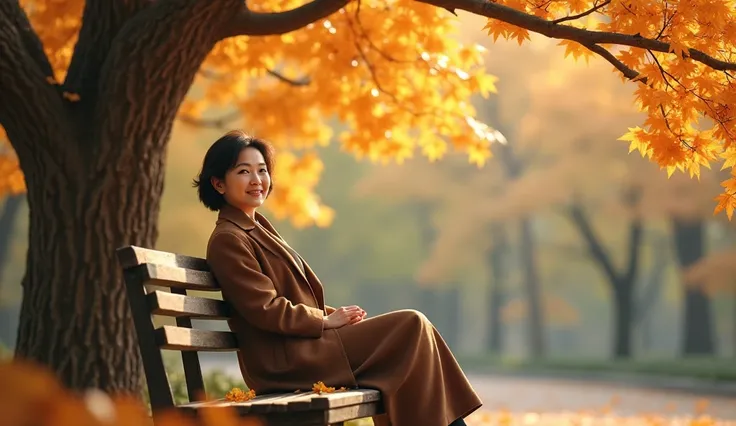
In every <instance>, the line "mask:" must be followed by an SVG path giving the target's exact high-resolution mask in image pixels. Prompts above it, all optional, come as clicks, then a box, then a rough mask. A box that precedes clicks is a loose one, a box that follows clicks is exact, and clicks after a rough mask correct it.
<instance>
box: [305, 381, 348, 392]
mask: <svg viewBox="0 0 736 426" xmlns="http://www.w3.org/2000/svg"><path fill="white" fill-rule="evenodd" d="M345 390H346V389H345V388H344V387H341V388H339V389H335V387H334V386H327V385H325V383H324V382H323V381H321V380H320V381H318V382H317V383H315V384H314V385H312V392H315V393H318V394H323V393H334V392H343V391H345Z"/></svg>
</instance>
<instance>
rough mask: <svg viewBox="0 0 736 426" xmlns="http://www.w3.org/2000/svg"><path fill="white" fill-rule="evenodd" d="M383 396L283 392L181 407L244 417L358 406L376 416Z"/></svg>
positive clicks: (360, 392)
mask: <svg viewBox="0 0 736 426" xmlns="http://www.w3.org/2000/svg"><path fill="white" fill-rule="evenodd" d="M380 401H381V393H380V392H379V391H378V390H375V389H355V390H349V391H343V392H336V393H332V394H322V395H319V394H316V393H314V392H304V393H281V394H267V395H259V396H257V397H256V398H254V399H252V400H250V401H246V402H229V401H226V400H225V399H218V400H214V401H207V402H192V403H188V404H182V405H180V406H179V407H180V408H184V409H189V410H197V409H199V408H202V407H237V409H238V412H239V413H241V414H246V413H253V414H267V413H284V412H290V413H291V412H298V411H331V410H338V409H343V408H349V407H354V406H365V407H366V409H368V410H369V411H371V413H372V414H376V413H380V412H381V411H380Z"/></svg>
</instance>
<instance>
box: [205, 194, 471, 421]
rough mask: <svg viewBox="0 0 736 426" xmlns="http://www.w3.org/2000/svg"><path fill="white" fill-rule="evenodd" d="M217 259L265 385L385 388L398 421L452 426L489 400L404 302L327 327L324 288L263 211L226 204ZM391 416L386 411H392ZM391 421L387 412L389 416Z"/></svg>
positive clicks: (253, 371) (244, 344)
mask: <svg viewBox="0 0 736 426" xmlns="http://www.w3.org/2000/svg"><path fill="white" fill-rule="evenodd" d="M207 262H208V263H209V265H210V267H211V269H212V272H213V274H214V276H215V278H216V279H217V281H218V283H219V285H220V286H221V287H222V292H223V296H224V298H225V300H227V301H228V302H229V303H230V304H231V305H232V306H233V307H234V309H235V311H236V312H237V314H236V315H235V316H234V317H233V319H232V320H231V322H230V327H231V328H232V330H233V331H234V332H235V333H236V334H237V336H238V340H239V342H240V345H241V350H240V351H239V354H238V357H239V360H240V367H241V371H242V373H243V378H244V379H245V382H246V384H247V385H248V386H249V387H250V388H252V389H255V390H256V392H257V393H260V394H263V393H269V392H277V391H293V390H295V389H311V387H312V384H313V383H315V382H317V381H320V380H321V381H323V382H324V383H325V384H326V385H327V386H335V387H339V386H346V387H356V386H360V387H364V388H374V389H379V390H380V391H381V392H382V395H383V397H384V405H385V408H386V411H387V413H388V417H389V418H390V420H391V424H392V426H447V425H449V424H450V423H451V422H452V421H453V420H455V419H457V418H459V417H464V416H466V415H467V414H469V413H471V412H473V411H475V410H476V409H478V408H479V407H480V405H481V401H480V399H479V398H478V396H477V395H476V394H475V392H474V391H473V390H472V388H471V386H470V384H469V383H468V381H467V380H466V378H465V376H464V374H463V373H462V371H461V370H460V367H459V366H458V364H457V362H456V361H455V358H454V357H453V355H452V353H451V352H450V350H449V349H448V347H447V345H446V344H445V342H444V341H443V339H442V337H441V336H440V335H439V333H438V332H437V331H436V330H435V329H434V327H433V326H432V324H431V323H430V322H429V320H427V318H426V317H425V316H424V315H422V314H421V313H420V312H417V311H413V310H403V311H397V312H391V313H388V314H384V315H379V316H376V317H373V318H366V319H364V320H363V321H361V322H359V323H357V324H354V325H351V326H346V327H342V328H339V329H333V330H325V329H324V326H323V317H324V316H325V315H327V314H328V313H329V312H331V311H332V308H330V307H328V306H325V304H324V289H323V287H322V284H321V283H320V281H319V279H318V278H317V276H316V275H315V274H314V272H313V271H312V270H311V268H310V267H309V265H307V263H306V262H305V261H304V259H302V258H301V257H300V256H299V255H298V254H297V253H296V252H295V251H293V250H292V249H291V248H290V247H289V246H288V245H287V244H286V243H285V242H284V241H283V240H282V239H281V237H280V236H279V235H278V233H277V232H276V230H275V229H274V228H273V226H272V225H271V224H270V223H269V222H268V220H266V218H264V217H263V216H262V215H260V214H256V220H255V221H254V220H253V219H251V218H250V217H248V216H247V215H246V214H245V213H243V212H241V211H240V210H238V209H235V208H233V207H231V206H226V207H224V208H223V209H222V210H221V211H220V215H219V218H218V220H217V224H216V226H215V230H214V231H213V233H212V236H211V237H210V241H209V244H208V247H207ZM384 420H385V419H384ZM382 421H383V420H382Z"/></svg>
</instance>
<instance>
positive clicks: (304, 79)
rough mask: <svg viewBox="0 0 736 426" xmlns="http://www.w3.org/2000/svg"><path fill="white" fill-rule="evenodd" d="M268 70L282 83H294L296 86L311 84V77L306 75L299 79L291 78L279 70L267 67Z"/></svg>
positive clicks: (269, 73)
mask: <svg viewBox="0 0 736 426" xmlns="http://www.w3.org/2000/svg"><path fill="white" fill-rule="evenodd" d="M266 72H267V73H268V75H270V76H272V77H274V78H276V79H277V80H279V81H281V82H282V83H286V84H289V85H292V86H295V87H299V86H309V84H310V83H311V82H312V80H311V79H310V78H309V77H306V76H305V77H301V78H299V80H293V79H291V78H289V77H287V76H285V75H283V74H281V73H280V72H278V71H274V70H271V69H267V70H266Z"/></svg>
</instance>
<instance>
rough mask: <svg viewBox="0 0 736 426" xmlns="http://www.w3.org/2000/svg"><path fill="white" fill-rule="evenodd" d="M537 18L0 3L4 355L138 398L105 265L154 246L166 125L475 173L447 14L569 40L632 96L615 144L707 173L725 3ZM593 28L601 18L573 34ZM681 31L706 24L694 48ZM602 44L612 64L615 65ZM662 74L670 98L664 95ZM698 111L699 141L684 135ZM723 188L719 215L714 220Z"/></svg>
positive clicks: (517, 12) (188, 2) (298, 194)
mask: <svg viewBox="0 0 736 426" xmlns="http://www.w3.org/2000/svg"><path fill="white" fill-rule="evenodd" d="M542 4H543V3H541V2H540V3H535V2H519V1H517V0H512V1H509V2H507V3H505V4H504V3H502V2H498V3H484V2H479V1H475V0H424V1H423V2H409V1H404V0H401V1H397V2H395V3H391V4H390V5H389V7H384V5H383V4H380V5H379V4H374V3H372V2H354V3H349V4H348V2H347V1H346V0H315V1H313V2H311V3H307V4H304V5H301V6H297V7H295V5H294V4H291V3H290V2H279V1H273V2H266V3H262V4H259V5H253V4H249V5H248V7H246V5H245V3H244V2H243V1H242V0H214V1H201V0H170V1H154V2H150V1H129V2H118V1H96V0H88V1H85V2H82V1H80V0H77V1H71V2H67V3H64V5H63V7H61V8H60V7H59V6H60V5H59V4H58V3H57V2H51V1H45V0H36V1H32V0H25V1H23V2H22V3H21V2H19V1H17V0H2V1H1V2H0V27H2V28H3V30H2V32H0V52H2V53H1V54H0V64H2V65H0V92H2V93H3V98H2V101H0V124H1V125H2V126H3V127H4V128H5V131H6V132H7V135H8V138H9V140H10V142H11V144H12V146H13V148H14V149H15V152H16V153H17V155H18V159H19V163H20V166H21V168H22V170H23V172H24V176H25V183H26V186H27V188H28V195H27V198H28V205H29V208H30V224H31V225H30V237H29V250H28V260H27V265H28V269H27V271H26V275H25V278H24V280H23V287H24V297H23V304H22V311H21V325H20V329H19V333H18V342H17V345H16V352H17V355H19V356H22V357H28V358H31V359H34V360H36V361H39V362H41V363H44V364H46V365H49V366H51V367H52V368H53V369H54V370H55V371H56V372H57V374H58V375H59V376H60V377H61V379H62V380H63V382H64V384H65V385H67V386H70V387H72V388H83V387H89V386H95V387H99V388H102V389H104V390H132V389H137V388H138V386H139V384H140V380H139V379H140V371H141V368H140V362H139V359H138V356H137V351H136V349H135V341H134V339H133V335H132V331H131V327H130V317H129V314H128V312H127V309H126V305H125V298H124V296H123V294H124V292H123V291H122V285H121V283H120V274H119V272H118V268H117V266H116V264H115V261H114V257H113V250H114V248H116V247H119V246H121V245H126V244H136V245H143V246H149V247H150V246H153V245H154V244H155V241H156V236H157V234H158V231H157V224H156V218H157V216H158V212H159V208H160V204H159V203H160V201H159V200H160V195H161V192H162V189H163V176H164V166H165V164H164V158H165V152H166V147H167V144H168V141H169V137H170V134H171V129H172V125H173V122H174V120H175V118H176V117H177V114H179V115H180V117H183V118H185V119H186V120H189V121H198V122H199V121H201V120H202V117H196V115H197V114H198V113H199V112H203V113H204V112H208V113H210V112H212V113H213V114H214V113H215V112H216V113H217V115H216V116H215V118H214V119H215V121H217V122H222V120H223V118H222V116H220V115H219V114H220V111H211V110H210V109H206V110H205V108H204V105H205V104H206V105H208V106H209V107H210V108H212V109H218V108H217V107H219V109H227V108H229V106H230V105H236V106H238V107H239V112H238V115H239V116H242V117H243V118H244V119H245V120H246V122H247V123H248V126H249V127H250V129H251V130H252V131H254V132H255V133H258V134H260V135H267V136H268V137H269V138H271V139H273V140H275V141H276V142H278V145H279V146H280V147H282V148H284V147H286V146H291V147H297V148H310V147H312V146H314V145H315V144H319V143H325V142H326V141H328V140H329V136H330V134H331V132H330V131H329V129H328V126H327V125H326V124H324V123H323V122H322V121H320V120H319V119H318V118H319V117H328V116H335V117H337V118H338V119H340V120H341V121H343V122H344V123H346V124H347V125H348V128H349V130H348V131H346V132H344V133H343V134H341V135H340V140H341V143H342V144H343V146H344V147H345V148H346V149H347V150H348V151H350V152H352V153H354V154H356V155H357V156H367V157H370V158H374V159H378V158H383V159H386V158H393V159H396V160H402V159H404V158H406V157H407V156H409V155H411V153H412V152H413V150H414V149H415V148H416V147H420V148H421V149H422V150H423V151H424V153H425V154H426V155H428V156H430V157H438V156H441V154H442V153H443V152H444V151H445V149H446V147H447V146H448V144H451V145H452V146H454V147H457V148H460V149H462V150H463V151H465V152H467V153H468V154H469V156H470V159H471V161H474V162H476V163H482V162H483V160H484V159H485V158H487V157H488V155H489V146H488V142H489V141H490V140H491V139H492V137H491V136H490V133H489V132H488V129H487V128H486V127H484V126H483V125H482V124H480V123H479V122H477V121H476V120H474V119H473V118H472V116H473V112H474V111H473V110H472V107H471V104H470V102H469V100H470V96H471V94H472V93H473V92H476V91H479V92H488V91H489V89H492V83H493V81H492V80H491V79H489V78H488V77H487V76H485V74H484V73H483V71H482V67H478V65H479V56H478V54H477V52H476V51H475V50H474V49H473V48H472V47H461V46H458V45H457V43H455V42H454V41H453V39H452V38H451V37H448V36H447V35H448V34H449V33H450V32H451V31H450V30H451V24H450V21H449V17H450V15H449V13H448V12H447V10H450V11H453V10H465V11H469V12H471V13H474V14H478V15H482V16H485V17H487V18H490V19H491V20H490V21H489V25H488V28H489V29H490V31H491V32H492V33H493V34H495V35H496V36H498V35H499V34H502V35H504V36H511V37H514V38H517V39H518V40H520V41H523V40H524V39H525V38H528V32H529V31H532V32H538V33H541V34H544V35H546V36H548V37H553V38H562V39H565V40H568V41H570V43H568V46H570V48H571V49H573V50H575V49H577V47H576V46H577V45H575V44H572V42H577V43H579V44H580V46H582V48H585V49H588V50H590V51H591V52H594V53H595V54H598V55H600V56H602V57H603V58H605V59H606V60H608V61H609V62H611V63H612V64H613V65H614V66H615V67H616V68H617V69H618V70H619V71H621V72H622V73H623V74H624V75H625V76H626V77H627V78H629V79H637V80H638V81H640V82H641V83H644V84H640V86H639V90H638V92H637V96H638V99H639V100H640V101H641V103H642V106H643V108H644V109H645V110H646V111H647V113H648V114H649V119H650V120H649V121H648V122H647V123H646V125H647V128H646V129H644V130H638V129H637V130H634V131H632V132H631V134H630V136H629V138H630V139H633V140H634V142H636V143H637V144H638V145H639V146H640V147H641V149H642V150H643V151H645V152H647V153H649V152H651V153H652V155H653V156H652V158H653V159H654V160H656V161H658V162H659V163H661V164H662V165H664V166H667V167H671V168H673V167H678V166H680V167H681V168H683V169H686V170H691V171H693V172H696V171H697V167H699V165H700V164H701V163H702V162H703V161H706V160H708V159H714V158H715V157H716V156H718V155H721V153H722V152H723V144H724V143H726V142H729V141H731V140H732V137H731V135H732V134H733V126H734V125H735V124H734V121H732V120H731V114H733V108H729V106H730V105H733V104H734V102H733V99H734V96H736V95H734V92H736V91H734V90H732V89H733V85H734V82H733V81H731V80H729V78H730V77H729V75H728V74H727V73H726V71H727V70H733V69H734V68H736V65H734V64H733V63H732V62H728V61H729V60H730V59H729V58H728V57H724V56H723V55H724V53H723V52H726V53H725V54H726V55H728V54H729V52H732V51H733V45H732V44H731V43H732V40H734V39H735V37H733V35H734V33H735V32H736V30H734V28H736V26H735V25H734V18H733V13H732V10H731V9H730V8H729V4H730V2H728V1H726V0H720V1H718V2H716V3H712V2H711V3H708V5H707V7H703V8H698V7H690V8H687V9H685V8H683V9H681V10H678V13H674V12H673V11H674V9H673V8H671V7H670V6H669V5H666V6H664V7H663V6H662V5H661V4H659V3H656V2H652V3H648V2H637V3H636V4H634V5H624V4H623V3H620V2H602V3H591V2H582V3H581V2H576V3H569V4H568V3H566V2H560V3H555V4H553V5H549V7H541V6H542ZM434 6H437V7H434ZM630 6H634V9H633V10H634V12H633V14H634V17H633V18H632V16H631V14H632V9H631V7H630ZM586 9H587V10H588V11H587V12H584V11H585V10H586ZM580 12H584V13H580ZM593 12H597V13H600V14H604V15H606V16H607V17H608V18H610V19H607V20H606V22H605V23H598V24H597V25H589V27H590V28H593V27H596V29H595V30H588V29H582V28H579V23H577V22H576V20H577V19H578V18H579V17H581V16H583V15H585V16H588V15H589V14H591V13H593ZM328 17H329V18H328ZM29 18H30V22H29ZM80 18H81V19H80ZM668 18H669V19H668ZM693 21H699V22H708V23H709V25H708V26H703V27H700V28H699V29H697V31H696V30H693V29H692V27H691V26H690V23H691V22H693ZM661 22H664V23H665V24H664V27H662V24H660V23H661ZM589 24H590V23H589ZM379 34H380V35H382V37H379V36H378V35H379ZM269 36H273V37H269ZM612 44H617V45H619V46H623V47H624V48H623V49H622V50H621V51H620V52H619V53H618V54H617V55H615V54H614V53H612V51H611V50H607V49H609V48H610V45H612ZM305 46H309V48H305ZM683 53H685V54H687V55H686V56H687V58H682V56H683ZM650 55H651V58H654V59H656V61H657V64H658V65H655V64H654V62H653V60H652V59H649V58H650ZM648 61H652V62H648ZM659 65H661V67H660V66H659ZM295 69H298V72H299V74H298V76H296V77H295V75H297V74H296V71H294V70H295ZM668 75H671V76H673V77H672V78H673V79H677V80H679V83H680V84H681V85H682V86H683V87H684V88H685V89H674V90H670V89H669V86H670V85H669V84H668V85H665V82H667V81H669V80H667V79H668V78H669V77H667V76H668ZM693 75H696V76H697V77H692V76H693ZM301 76H305V78H301ZM642 77H646V80H644V79H643V78H642ZM208 80H211V81H208ZM307 80H308V81H309V84H307V83H306V81H307ZM195 82H201V84H202V85H201V86H199V85H197V86H195V87H197V89H198V90H195V91H191V90H190V89H191V88H192V85H193V84H194V83H195ZM677 87H679V86H677ZM223 88H227V89H228V90H223ZM187 95H189V100H190V102H187V103H185V104H184V105H182V104H183V102H184V99H185V97H187ZM240 96H243V97H242V98H240ZM200 101H201V102H200ZM281 111H288V112H289V114H288V116H284V115H283V114H282V113H281ZM706 113H707V114H709V116H710V117H711V118H712V119H713V120H714V121H715V124H714V127H713V128H712V129H711V130H708V131H704V132H698V131H695V130H690V129H689V126H690V125H691V123H692V122H693V121H694V119H695V118H696V117H697V116H698V115H703V114H706ZM192 115H194V117H192ZM229 116H232V114H229ZM211 118H212V117H204V119H205V120H210V119H211ZM205 122H206V121H202V123H205ZM422 130H425V131H422ZM437 130H439V134H438V132H437ZM415 131H418V136H415V135H414V132H415ZM286 140H288V141H289V142H288V144H287V143H286V142H285V141H286ZM725 148H728V146H726V147H725ZM728 152H730V151H728V149H726V153H728ZM281 164H282V166H281V168H280V173H281V175H280V179H282V180H281V181H280V182H281V183H280V184H281V185H282V187H283V188H284V190H283V191H280V192H279V195H278V196H275V197H274V201H276V202H275V203H274V208H275V213H276V214H277V215H278V214H284V211H287V210H288V211H289V213H291V214H294V216H295V220H296V221H297V222H298V223H307V224H308V223H318V224H325V222H327V221H328V220H329V218H330V215H331V214H330V211H329V210H326V209H324V208H321V207H320V204H319V200H318V198H317V197H316V196H315V194H314V192H313V189H314V186H315V179H314V175H315V174H316V173H317V171H319V170H320V169H321V166H320V165H319V162H318V160H317V158H316V156H314V155H313V154H312V153H310V152H307V153H306V154H304V156H303V157H302V159H301V160H299V159H298V157H295V156H294V155H293V154H292V153H289V152H288V151H287V152H285V153H284V157H283V158H282V159H281ZM305 169H306V170H309V171H311V173H307V172H305ZM305 175H309V176H311V177H312V178H311V179H307V178H305ZM289 176H297V177H296V178H293V179H290V178H289ZM728 185H730V184H728ZM728 185H726V188H727V189H726V192H725V193H724V194H723V197H722V203H721V205H722V206H723V207H724V208H726V210H727V211H729V212H730V211H731V206H732V205H731V204H730V203H731V202H732V201H731V200H732V199H733V198H732V197H731V189H729V188H730V187H729V186H728ZM735 204H736V203H735ZM279 206H289V207H288V208H287V207H284V208H283V209H281V210H280V207H279Z"/></svg>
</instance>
